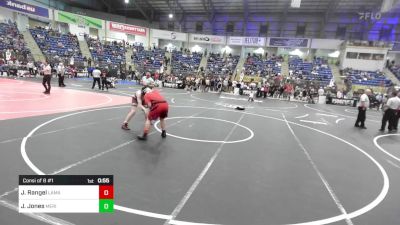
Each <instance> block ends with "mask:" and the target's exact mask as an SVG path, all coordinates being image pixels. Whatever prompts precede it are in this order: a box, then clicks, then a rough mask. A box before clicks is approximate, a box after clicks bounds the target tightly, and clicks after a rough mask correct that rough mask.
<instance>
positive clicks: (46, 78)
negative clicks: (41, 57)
mask: <svg viewBox="0 0 400 225" xmlns="http://www.w3.org/2000/svg"><path fill="white" fill-rule="evenodd" d="M42 73H43V81H42V84H43V87H44V89H45V91H44V92H43V93H44V94H50V89H51V85H50V82H51V66H50V65H49V64H48V63H47V62H43V68H42ZM46 84H47V85H46Z"/></svg>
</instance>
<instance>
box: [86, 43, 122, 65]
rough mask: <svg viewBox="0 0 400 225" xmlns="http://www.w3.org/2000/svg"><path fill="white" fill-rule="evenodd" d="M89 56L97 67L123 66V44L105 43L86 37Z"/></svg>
mask: <svg viewBox="0 0 400 225" xmlns="http://www.w3.org/2000/svg"><path fill="white" fill-rule="evenodd" d="M85 39H86V41H87V44H88V46H89V50H90V54H91V55H92V58H93V60H94V61H95V63H97V64H99V65H109V66H116V65H118V66H119V65H120V64H125V62H126V61H125V52H126V50H125V47H124V45H123V43H117V42H105V43H102V42H101V41H99V40H96V39H93V38H90V37H86V38H85Z"/></svg>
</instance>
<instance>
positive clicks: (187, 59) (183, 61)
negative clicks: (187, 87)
mask: <svg viewBox="0 0 400 225" xmlns="http://www.w3.org/2000/svg"><path fill="white" fill-rule="evenodd" d="M201 58H202V54H201V53H197V52H193V53H191V52H190V51H188V50H187V51H185V52H181V51H173V52H172V64H171V66H172V72H173V73H175V74H183V75H187V74H189V73H190V74H193V73H194V72H197V70H198V69H199V66H200V61H201ZM164 60H165V59H164Z"/></svg>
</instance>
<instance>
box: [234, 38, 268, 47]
mask: <svg viewBox="0 0 400 225" xmlns="http://www.w3.org/2000/svg"><path fill="white" fill-rule="evenodd" d="M228 44H229V45H241V46H265V38H263V37H229V39H228Z"/></svg>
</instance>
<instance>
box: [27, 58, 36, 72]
mask: <svg viewBox="0 0 400 225" xmlns="http://www.w3.org/2000/svg"><path fill="white" fill-rule="evenodd" d="M26 67H27V68H28V70H29V75H35V72H34V71H33V68H34V67H35V65H33V62H32V61H29V62H28V63H27V64H26Z"/></svg>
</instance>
